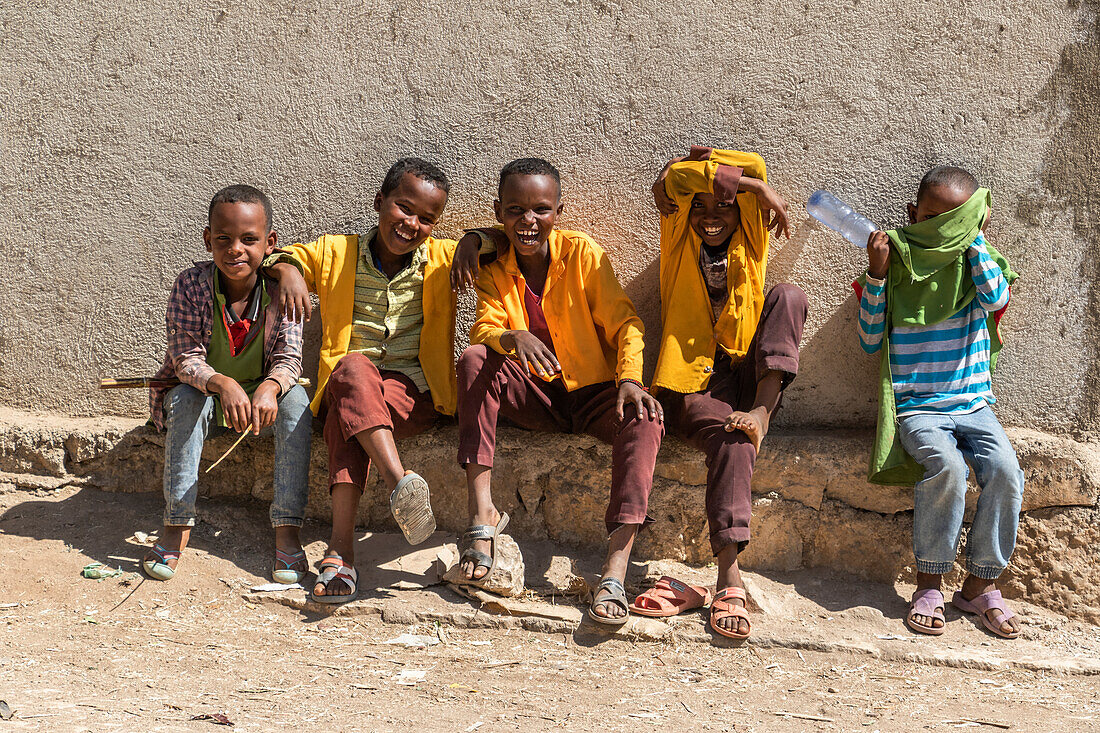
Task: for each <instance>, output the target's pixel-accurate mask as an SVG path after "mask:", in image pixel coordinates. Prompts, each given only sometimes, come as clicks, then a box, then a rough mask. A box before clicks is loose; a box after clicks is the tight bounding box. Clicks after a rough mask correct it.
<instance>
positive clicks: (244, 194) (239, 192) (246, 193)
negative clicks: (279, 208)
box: [206, 183, 274, 232]
mask: <svg viewBox="0 0 1100 733" xmlns="http://www.w3.org/2000/svg"><path fill="white" fill-rule="evenodd" d="M218 204H260V205H261V206H263V207H264V219H265V220H266V224H267V231H269V232H270V231H271V225H272V223H273V220H274V215H273V213H272V210H271V199H269V198H268V197H267V196H266V195H265V194H264V192H263V191H261V190H260V189H258V188H256V187H254V186H248V185H246V184H243V183H238V184H236V185H233V186H226V187H225V188H223V189H222V190H220V191H218V192H217V193H216V194H214V198H212V199H210V209H209V210H208V211H207V212H206V223H207V224H209V223H210V218H211V217H212V216H213V215H214V207H215V206H217V205H218Z"/></svg>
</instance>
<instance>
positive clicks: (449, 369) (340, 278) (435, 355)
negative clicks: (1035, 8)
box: [283, 234, 458, 415]
mask: <svg viewBox="0 0 1100 733" xmlns="http://www.w3.org/2000/svg"><path fill="white" fill-rule="evenodd" d="M421 246H422V247H427V249H428V258H427V263H426V265H425V268H424V294H423V298H424V328H423V330H422V331H421V332H420V367H421V368H422V369H423V370H424V378H425V379H426V380H427V382H428V389H429V390H431V393H432V401H433V402H434V403H435V409H436V410H438V411H439V412H442V413H444V414H446V415H453V414H454V412H455V407H456V406H457V395H458V385H457V380H456V378H455V365H454V335H455V302H456V298H455V294H454V292H453V291H452V290H451V275H450V272H451V262H452V261H453V260H454V254H455V246H456V242H455V241H453V240H451V239H434V238H432V237H429V238H428V239H427V240H426V241H425V242H424V244H422V245H421ZM283 251H284V252H286V253H288V254H290V255H291V256H292V257H294V259H295V260H296V261H297V262H298V264H299V265H301V269H302V277H304V278H305V281H306V285H307V286H308V287H309V289H310V290H311V291H313V292H315V293H317V297H318V298H319V300H320V306H321V355H320V363H319V364H318V365H317V393H316V394H315V395H314V396H313V402H312V403H311V404H310V408H311V409H312V410H313V414H315V415H316V414H317V412H318V410H319V409H320V407H321V398H322V396H323V395H324V393H325V385H326V384H327V383H328V378H329V375H330V374H332V370H333V369H334V368H335V367H336V363H337V362H338V361H340V359H342V358H343V357H344V356H345V355H346V354H347V353H348V344H349V343H350V342H351V321H352V312H353V308H354V304H355V267H356V263H357V262H358V260H359V237H358V235H355V234H324V235H322V236H321V237H320V238H318V239H317V240H316V241H313V242H309V243H308V244H294V245H292V246H290V247H287V248H285V249H284V250H283Z"/></svg>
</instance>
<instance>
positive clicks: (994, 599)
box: [951, 589, 1020, 639]
mask: <svg viewBox="0 0 1100 733" xmlns="http://www.w3.org/2000/svg"><path fill="white" fill-rule="evenodd" d="M951 605H952V606H954V607H955V608H957V609H959V610H960V611H962V612H963V613H975V614H977V615H978V617H979V618H981V620H982V625H983V626H985V627H986V628H987V629H989V630H990V631H992V632H993V633H994V634H996V635H997V636H999V637H1001V638H1002V639H1015V638H1016V637H1017V636H1019V635H1020V632H1019V631H1016V633H1014V634H1006V633H1005V632H1003V631H1001V624H1003V623H1004V622H1005V621H1007V620H1008V619H1010V618H1012V617H1013V616H1015V615H1016V614H1015V613H1013V612H1012V611H1011V610H1009V609H1008V608H1007V607H1006V606H1005V601H1004V598H1002V597H1001V592H1000V591H999V590H997V589H993V590H991V591H989V592H988V593H982V594H981V595H980V596H976V597H975V598H974V599H973V600H970V601H968V600H966V599H965V598H963V594H962V591H955V595H953V596H951ZM988 611H997V620H996V621H990V620H989V616H987V615H986V613H987V612H988Z"/></svg>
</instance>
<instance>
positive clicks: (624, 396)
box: [615, 382, 665, 423]
mask: <svg viewBox="0 0 1100 733" xmlns="http://www.w3.org/2000/svg"><path fill="white" fill-rule="evenodd" d="M628 402H629V403H631V404H633V405H634V409H635V411H636V414H637V415H638V419H639V420H640V419H642V418H643V417H648V418H649V419H650V420H656V421H657V422H662V423H663V422H664V421H665V411H664V410H663V409H662V408H661V403H660V402H658V401H657V400H656V399H654V397H653V395H651V394H650V393H649V392H646V391H645V390H644V389H642V388H641V387H639V386H638V385H636V384H634V382H623V383H622V384H620V385H619V399H618V401H617V402H616V403H615V414H616V415H618V416H619V419H620V420H622V419H623V406H624V405H626V403H628Z"/></svg>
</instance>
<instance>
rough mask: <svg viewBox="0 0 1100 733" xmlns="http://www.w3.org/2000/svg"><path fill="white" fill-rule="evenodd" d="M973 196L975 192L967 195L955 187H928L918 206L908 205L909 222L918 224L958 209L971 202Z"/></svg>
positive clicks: (918, 201) (919, 199)
mask: <svg viewBox="0 0 1100 733" xmlns="http://www.w3.org/2000/svg"><path fill="white" fill-rule="evenodd" d="M972 195H973V191H971V192H970V193H967V192H966V191H965V190H963V189H960V188H957V187H955V186H928V187H927V188H926V189H925V190H924V193H923V194H921V196H920V198H918V199H917V205H916V206H914V205H913V204H908V209H909V222H910V223H911V224H916V223H917V222H920V221H925V220H926V219H931V218H933V217H936V216H939V215H940V214H943V213H946V212H948V211H951V210H952V209H957V208H959V207H960V206H962V205H963V204H965V203H966V202H967V201H969V200H970V197H971V196H972Z"/></svg>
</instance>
